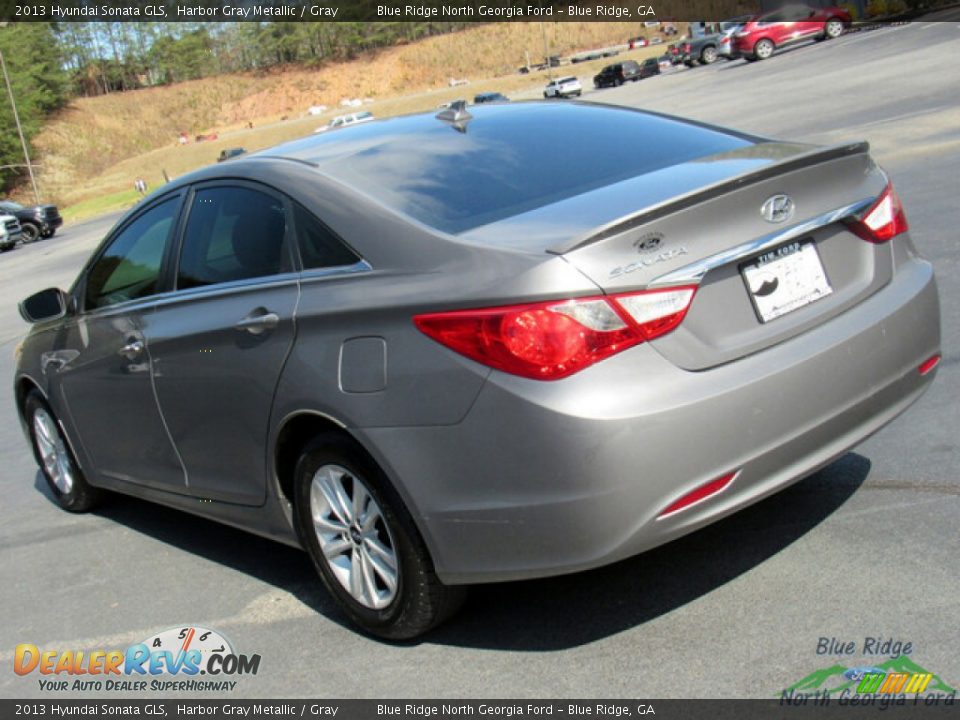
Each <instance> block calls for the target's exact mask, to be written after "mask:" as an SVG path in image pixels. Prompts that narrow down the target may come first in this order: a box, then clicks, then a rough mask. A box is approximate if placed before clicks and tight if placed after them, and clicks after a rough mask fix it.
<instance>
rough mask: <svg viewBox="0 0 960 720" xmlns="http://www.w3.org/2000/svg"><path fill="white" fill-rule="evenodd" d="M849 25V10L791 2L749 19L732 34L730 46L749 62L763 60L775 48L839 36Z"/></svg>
mask: <svg viewBox="0 0 960 720" xmlns="http://www.w3.org/2000/svg"><path fill="white" fill-rule="evenodd" d="M849 25H850V13H848V12H847V11H846V10H844V9H843V8H839V7H822V8H812V7H807V6H806V5H792V6H789V7H784V8H780V9H779V10H775V11H773V12H768V13H763V14H762V15H755V16H754V17H753V18H751V19H750V20H748V21H747V23H746V24H745V25H744V26H743V28H741V29H740V30H739V31H737V32H736V33H735V34H734V36H733V38H734V48H733V49H734V51H735V52H737V53H738V54H739V55H742V56H743V58H744V59H745V60H747V61H749V62H753V61H754V60H766V59H767V58H768V57H770V56H771V55H773V53H774V51H776V50H777V48H781V47H784V46H787V45H793V44H794V43H798V42H803V41H806V40H830V39H832V38H836V37H839V36H840V35H842V34H843V31H844V29H846V28H847V27H848V26H849Z"/></svg>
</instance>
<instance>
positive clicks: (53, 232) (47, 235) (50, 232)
mask: <svg viewBox="0 0 960 720" xmlns="http://www.w3.org/2000/svg"><path fill="white" fill-rule="evenodd" d="M56 234H57V229H56V228H54V229H53V230H47V231H46V232H43V233H40V237H42V238H43V239H44V240H46V239H47V238H52V237H53V236H54V235H56Z"/></svg>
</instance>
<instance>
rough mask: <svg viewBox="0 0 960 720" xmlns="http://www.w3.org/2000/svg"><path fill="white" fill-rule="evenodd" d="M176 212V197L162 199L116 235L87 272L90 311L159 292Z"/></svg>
mask: <svg viewBox="0 0 960 720" xmlns="http://www.w3.org/2000/svg"><path fill="white" fill-rule="evenodd" d="M176 211H177V199H176V198H172V199H170V200H167V201H165V202H162V203H160V204H159V205H156V206H155V207H153V208H151V209H150V210H147V211H146V212H145V213H143V215H141V216H140V217H138V218H137V219H136V220H134V221H133V222H132V223H130V224H129V225H127V227H126V228H124V230H123V231H122V232H120V233H119V234H118V235H117V236H116V237H114V239H113V241H112V242H111V243H110V245H109V247H108V248H107V249H106V251H105V252H104V253H103V255H101V256H100V258H99V259H98V260H97V261H96V263H94V265H93V267H92V268H90V272H89V273H88V274H87V286H86V296H85V303H84V307H85V308H86V309H87V310H92V309H94V308H99V307H106V306H107V305H116V304H117V303H121V302H125V301H127V300H134V299H136V298H142V297H147V296H148V295H152V294H153V293H155V292H156V291H157V279H158V278H159V276H160V265H161V263H162V262H163V251H164V248H165V247H166V244H167V238H168V237H169V235H170V227H171V225H172V224H173V220H174V216H175V213H176Z"/></svg>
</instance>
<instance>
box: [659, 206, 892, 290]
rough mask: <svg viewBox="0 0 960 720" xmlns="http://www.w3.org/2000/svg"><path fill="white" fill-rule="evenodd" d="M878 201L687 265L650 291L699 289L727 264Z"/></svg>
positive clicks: (840, 210) (838, 211)
mask: <svg viewBox="0 0 960 720" xmlns="http://www.w3.org/2000/svg"><path fill="white" fill-rule="evenodd" d="M875 200H876V198H875V197H871V198H864V199H863V200H858V201H857V202H854V203H850V204H849V205H845V206H843V207H840V208H836V209H835V210H830V211H829V212H825V213H823V214H822V215H817V216H816V217H814V218H811V219H809V220H806V221H805V222H802V223H797V224H796V225H791V226H790V227H788V228H784V229H783V230H777V231H776V232H772V233H769V234H767V235H762V236H761V237H758V238H755V239H754V240H751V241H750V242H746V243H743V244H742V245H737V246H736V247H732V248H730V249H729V250H724V251H723V252H720V253H717V254H716V255H711V256H709V257H705V258H703V259H702V260H697V261H696V262H694V263H690V264H689V265H684V266H683V267H681V268H677V269H676V270H672V271H670V272H668V273H667V274H665V275H660V276H659V277H657V278H654V279H653V280H651V281H650V283H649V284H648V287H651V288H658V287H668V286H673V285H698V284H699V283H700V281H701V280H703V277H704V276H705V275H706V274H707V273H708V272H710V271H711V270H714V269H716V268H718V267H721V266H722V265H726V264H727V263H729V262H731V261H733V260H737V259H738V258H741V257H746V256H748V255H754V254H756V253H761V252H764V251H765V250H769V249H771V248H774V247H776V246H777V245H780V244H781V243H785V242H787V241H788V240H793V239H794V238H798V237H800V236H801V235H806V234H807V233H810V232H813V231H814V230H816V229H818V228H821V227H825V226H826V225H830V224H831V223H835V222H837V221H838V220H842V219H843V218H846V217H850V216H851V215H856V214H857V213H859V212H861V211H863V210H866V209H867V208H868V207H870V205H871V204H872V203H873V202H874V201H875Z"/></svg>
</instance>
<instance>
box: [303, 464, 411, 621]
mask: <svg viewBox="0 0 960 720" xmlns="http://www.w3.org/2000/svg"><path fill="white" fill-rule="evenodd" d="M310 515H311V517H312V519H313V527H314V531H315V532H316V534H317V540H318V542H319V543H320V550H321V552H322V553H323V557H324V559H325V561H326V563H327V565H328V566H329V568H330V571H331V572H332V573H333V575H334V577H336V578H337V580H338V581H339V583H340V584H341V585H342V586H343V588H344V589H345V590H346V591H347V592H348V593H349V594H350V597H352V598H353V599H354V600H356V601H357V602H358V603H360V604H361V605H363V606H364V607H367V608H372V609H374V610H380V609H382V608H385V607H387V606H388V605H389V604H390V603H391V602H392V601H393V599H394V598H395V597H396V595H397V589H398V584H399V567H398V560H397V550H396V547H397V546H396V543H395V542H394V540H393V537H392V536H391V534H390V529H389V527H388V526H387V522H386V520H385V518H384V516H383V512H382V511H381V509H380V506H379V505H378V504H377V501H376V500H375V499H374V497H373V495H372V494H371V493H370V490H369V489H368V488H367V486H366V485H365V484H364V483H363V480H361V479H360V478H358V477H357V476H356V475H355V474H354V473H351V472H350V471H349V470H347V469H345V468H343V467H341V466H339V465H323V466H321V467H320V468H318V469H317V471H316V472H315V473H314V475H313V479H312V480H311V482H310Z"/></svg>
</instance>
